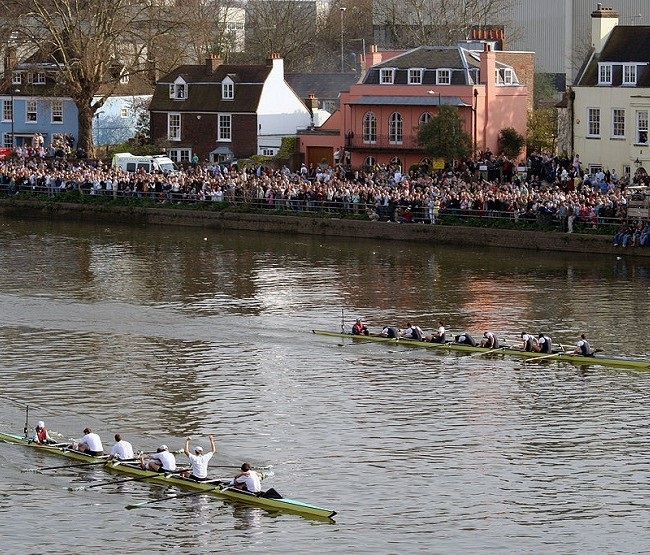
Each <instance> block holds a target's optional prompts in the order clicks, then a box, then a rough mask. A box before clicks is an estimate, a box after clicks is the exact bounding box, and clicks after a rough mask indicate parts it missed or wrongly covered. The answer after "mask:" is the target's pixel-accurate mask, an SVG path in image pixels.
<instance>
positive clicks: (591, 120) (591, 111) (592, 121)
mask: <svg viewBox="0 0 650 555" xmlns="http://www.w3.org/2000/svg"><path fill="white" fill-rule="evenodd" d="M600 120H601V118H600V108H587V137H591V138H598V139H599V138H600V132H601V125H600V124H601V121H600Z"/></svg>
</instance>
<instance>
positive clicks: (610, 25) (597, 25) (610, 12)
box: [591, 4, 619, 54]
mask: <svg viewBox="0 0 650 555" xmlns="http://www.w3.org/2000/svg"><path fill="white" fill-rule="evenodd" d="M618 17H619V14H618V12H617V11H616V10H614V8H603V5H602V4H598V7H597V8H596V10H595V11H593V12H591V46H593V47H594V52H595V53H596V54H600V52H601V51H602V49H603V46H605V43H606V42H607V39H609V35H610V34H611V32H612V31H613V30H614V27H616V26H617V25H618Z"/></svg>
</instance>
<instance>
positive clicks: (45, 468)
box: [21, 459, 135, 472]
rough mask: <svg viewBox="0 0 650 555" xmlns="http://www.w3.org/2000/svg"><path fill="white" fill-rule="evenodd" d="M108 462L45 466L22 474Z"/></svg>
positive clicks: (26, 469)
mask: <svg viewBox="0 0 650 555" xmlns="http://www.w3.org/2000/svg"><path fill="white" fill-rule="evenodd" d="M134 460H135V459H134ZM106 462H107V459H105V460H103V461H96V462H87V463H81V464H62V465H61V466H44V467H42V468H23V469H22V470H21V472H42V471H43V470H58V469H59V468H80V467H82V466H95V465H98V464H106Z"/></svg>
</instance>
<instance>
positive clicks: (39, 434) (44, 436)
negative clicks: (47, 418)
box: [32, 420, 56, 444]
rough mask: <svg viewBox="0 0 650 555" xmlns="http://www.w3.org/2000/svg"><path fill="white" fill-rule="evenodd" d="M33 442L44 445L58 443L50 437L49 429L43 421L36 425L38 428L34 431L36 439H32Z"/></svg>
mask: <svg viewBox="0 0 650 555" xmlns="http://www.w3.org/2000/svg"><path fill="white" fill-rule="evenodd" d="M32 441H33V442H34V443H42V444H51V443H56V442H55V441H54V440H53V439H52V438H51V437H50V434H49V433H48V431H47V428H46V427H45V422H43V421H42V420H39V421H38V422H37V423H36V428H35V429H34V437H33V438H32Z"/></svg>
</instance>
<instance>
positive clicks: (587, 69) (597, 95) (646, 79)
mask: <svg viewBox="0 0 650 555" xmlns="http://www.w3.org/2000/svg"><path fill="white" fill-rule="evenodd" d="M591 20H592V49H591V51H590V52H589V54H588V56H587V58H586V59H585V61H584V63H583V65H582V68H581V69H580V72H579V73H578V76H577V78H576V82H575V85H574V86H573V88H572V90H571V91H570V94H569V95H568V97H569V110H570V114H571V121H572V126H571V128H570V129H571V133H572V137H571V140H570V141H569V142H570V144H571V145H572V150H573V152H574V153H578V154H579V155H580V159H581V160H582V164H583V169H589V170H590V171H591V172H593V173H595V172H597V171H598V170H599V169H603V170H606V169H609V170H613V169H615V170H616V171H617V173H619V175H625V174H631V173H633V172H634V171H635V170H636V169H637V168H640V167H643V166H645V168H646V169H647V168H648V167H649V166H650V144H649V142H648V131H649V129H648V122H649V115H650V26H648V25H619V14H618V12H617V11H616V10H614V9H612V8H609V7H603V6H601V5H599V6H598V8H597V9H596V10H594V11H593V12H592V14H591Z"/></svg>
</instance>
